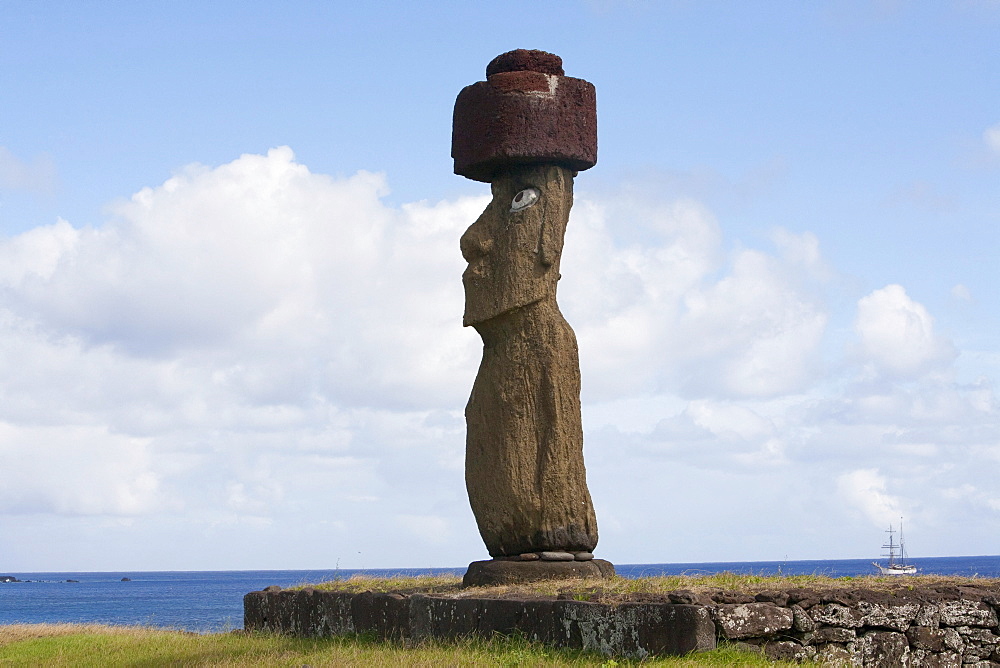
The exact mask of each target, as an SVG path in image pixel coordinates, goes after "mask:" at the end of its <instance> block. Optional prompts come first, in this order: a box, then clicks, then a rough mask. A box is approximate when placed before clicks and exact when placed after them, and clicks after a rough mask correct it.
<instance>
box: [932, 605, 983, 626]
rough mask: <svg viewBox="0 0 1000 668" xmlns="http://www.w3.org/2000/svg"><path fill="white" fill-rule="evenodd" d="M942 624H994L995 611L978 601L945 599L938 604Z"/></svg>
mask: <svg viewBox="0 0 1000 668" xmlns="http://www.w3.org/2000/svg"><path fill="white" fill-rule="evenodd" d="M940 614H941V625H942V626H996V625H997V613H996V611H995V610H994V609H993V608H992V607H990V606H989V605H987V604H986V603H980V602H979V601H964V600H961V601H947V602H945V603H942V604H941V605H940Z"/></svg>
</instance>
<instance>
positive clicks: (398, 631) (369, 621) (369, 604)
mask: <svg viewBox="0 0 1000 668" xmlns="http://www.w3.org/2000/svg"><path fill="white" fill-rule="evenodd" d="M351 619H352V621H353V623H354V631H355V632H356V633H370V634H372V635H374V636H375V637H376V638H394V639H398V638H406V637H409V635H410V609H409V601H408V600H407V598H406V597H405V596H403V595H401V594H385V593H377V594H373V593H372V592H370V591H369V592H364V593H362V594H357V595H355V596H354V597H353V598H352V599H351Z"/></svg>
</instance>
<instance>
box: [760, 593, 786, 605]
mask: <svg viewBox="0 0 1000 668" xmlns="http://www.w3.org/2000/svg"><path fill="white" fill-rule="evenodd" d="M754 600H755V601H757V602H758V603H774V604H775V605H779V606H782V607H784V606H785V605H787V604H788V593H787V592H783V591H762V592H760V593H759V594H754Z"/></svg>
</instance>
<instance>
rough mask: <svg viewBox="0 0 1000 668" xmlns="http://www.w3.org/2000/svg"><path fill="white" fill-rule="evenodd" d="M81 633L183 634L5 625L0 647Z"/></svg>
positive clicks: (136, 629) (0, 628)
mask: <svg viewBox="0 0 1000 668" xmlns="http://www.w3.org/2000/svg"><path fill="white" fill-rule="evenodd" d="M81 633H82V634H89V633H99V634H102V635H119V636H131V637H133V638H139V637H148V636H149V635H150V634H151V633H183V631H157V630H155V629H149V628H146V627H142V626H105V625H103V624H7V625H2V626H0V647H2V646H3V645H9V644H11V643H16V642H21V641H24V640H34V639H37V638H57V637H59V636H71V635H79V634H81ZM192 635H194V634H192Z"/></svg>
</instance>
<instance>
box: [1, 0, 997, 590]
mask: <svg viewBox="0 0 1000 668" xmlns="http://www.w3.org/2000/svg"><path fill="white" fill-rule="evenodd" d="M998 29H1000V3H997V2H995V1H989V0H954V1H950V2H936V3H930V2H924V3H917V2H905V1H903V0H898V1H891V0H883V1H870V0H842V1H838V0H831V1H829V2H817V3H799V2H758V3H734V2H733V3H727V2H700V3H695V2H682V1H678V2H666V1H664V2H655V1H652V0H650V1H648V2H643V1H640V0H636V1H634V2H624V1H623V2H616V1H614V0H608V1H600V0H594V1H591V2H582V1H581V2H568V1H567V2H542V3H538V2H533V3H519V2H513V3H505V4H504V5H503V6H497V5H495V4H485V3H483V4H479V3H458V2H455V3H452V2H437V3H433V4H429V3H382V4H380V5H378V6H371V7H369V6H363V5H362V3H339V2H323V3H320V2H315V3H313V2H294V3H287V4H286V5H283V6H280V7H279V6H278V5H270V4H265V3H246V2H244V3H235V2H214V3H190V2H177V3H172V4H169V5H164V4H162V3H147V2H133V3H115V4H112V3H99V2H46V3H33V2H14V1H9V0H4V1H0V62H2V63H3V67H2V68H0V349H2V350H3V351H4V353H3V358H2V359H0V457H2V458H3V460H4V461H5V462H8V467H9V470H11V471H14V472H15V473H14V474H11V475H7V476H5V480H4V482H3V484H2V485H0V527H3V530H2V531H0V554H3V555H4V560H5V561H4V563H0V567H2V568H6V569H7V570H12V571H17V570H21V571H31V570H88V569H92V570H102V569H161V568H163V569H203V568H204V569H227V568H324V567H331V566H334V565H337V564H339V565H340V566H341V567H344V568H364V567H393V566H399V567H405V566H453V565H462V564H465V563H467V562H469V561H471V560H473V559H477V558H481V557H482V556H483V548H482V544H481V542H480V541H479V538H478V535H477V533H476V530H475V524H474V522H473V520H472V516H471V513H470V512H469V510H468V506H467V501H466V499H465V492H464V486H463V479H462V457H463V448H464V424H463V419H462V410H463V407H464V404H465V401H466V398H467V395H468V391H469V389H470V388H471V384H472V380H473V378H474V376H475V370H476V366H477V364H478V356H479V346H480V342H479V339H478V337H477V336H476V335H475V332H473V331H472V330H469V329H463V328H462V327H461V304H462V295H461V282H460V275H461V272H462V269H463V264H464V263H463V261H462V259H461V256H460V254H459V252H458V238H459V236H460V235H461V233H462V231H463V230H464V229H465V227H467V226H468V225H469V224H471V223H472V221H474V220H475V218H476V217H477V215H478V213H479V211H481V210H482V208H483V207H484V206H485V203H486V201H487V199H488V188H487V187H486V186H484V185H483V184H479V183H474V182H471V181H467V180H465V179H462V178H460V177H457V176H455V175H453V174H452V171H451V160H450V157H449V149H450V132H451V112H452V105H453V104H454V99H455V96H456V95H457V93H458V91H459V90H460V89H461V88H462V87H463V86H465V85H468V84H471V83H473V82H475V81H478V80H481V79H483V78H484V70H485V66H486V63H488V62H489V61H490V59H492V58H493V57H494V56H495V55H497V54H499V53H502V52H504V51H507V50H510V49H513V48H539V49H544V50H547V51H551V52H554V53H557V54H559V55H560V56H561V57H562V58H563V61H564V66H565V69H566V72H567V74H568V75H570V76H577V77H581V78H585V79H587V80H589V81H591V82H593V83H594V84H595V85H596V87H597V92H598V120H599V128H598V132H599V155H598V164H597V166H596V167H595V168H594V169H592V170H589V171H587V172H584V173H582V174H581V175H580V176H579V178H578V179H577V183H576V197H577V201H576V206H575V208H574V212H573V217H572V218H571V225H570V231H569V232H568V234H567V246H566V256H565V259H564V261H563V263H564V266H563V275H564V278H563V281H562V284H561V287H560V304H561V306H562V308H563V311H564V312H565V313H566V315H567V317H568V319H569V321H570V323H571V324H572V325H573V326H574V328H575V329H576V331H577V335H578V338H579V340H580V346H581V365H582V368H583V374H584V381H583V382H584V392H583V399H584V422H585V429H586V447H585V449H586V457H587V462H588V472H589V478H590V486H591V490H592V493H593V496H594V499H595V505H596V508H597V513H598V521H599V525H600V528H601V543H600V545H599V547H598V553H599V554H600V556H604V557H605V558H608V559H611V560H612V561H618V562H621V563H640V562H647V563H648V562H671V561H672V562H683V561H712V560H752V559H764V560H767V559H782V558H784V557H786V556H787V557H788V558H791V559H796V558H799V559H809V558H841V557H842V558H849V557H864V556H869V555H871V556H877V552H878V546H879V544H880V542H881V540H882V534H881V531H882V530H883V529H884V528H885V527H886V526H887V525H888V523H889V522H897V521H898V517H899V516H900V515H904V516H905V518H906V524H907V530H908V538H909V543H910V551H911V552H912V553H914V554H917V555H920V554H923V555H927V556H931V555H951V554H997V553H1000V545H998V544H997V541H996V538H995V536H997V535H1000V491H998V490H997V486H996V483H995V480H996V479H997V475H998V473H1000V402H998V399H997V395H996V392H997V381H998V379H1000V347H998V344H997V338H996V332H997V330H998V328H1000V297H998V293H997V290H996V285H997V279H998V278H1000V276H998V270H997V268H996V264H995V258H996V257H997V256H998V254H1000V231H998V230H1000V225H998V223H1000V196H998V194H997V193H998V192H1000V190H998V177H1000V89H998V88H997V86H996V72H998V71H1000V52H998V50H997V49H996V48H995V45H994V42H995V35H996V34H997V30H998Z"/></svg>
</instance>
